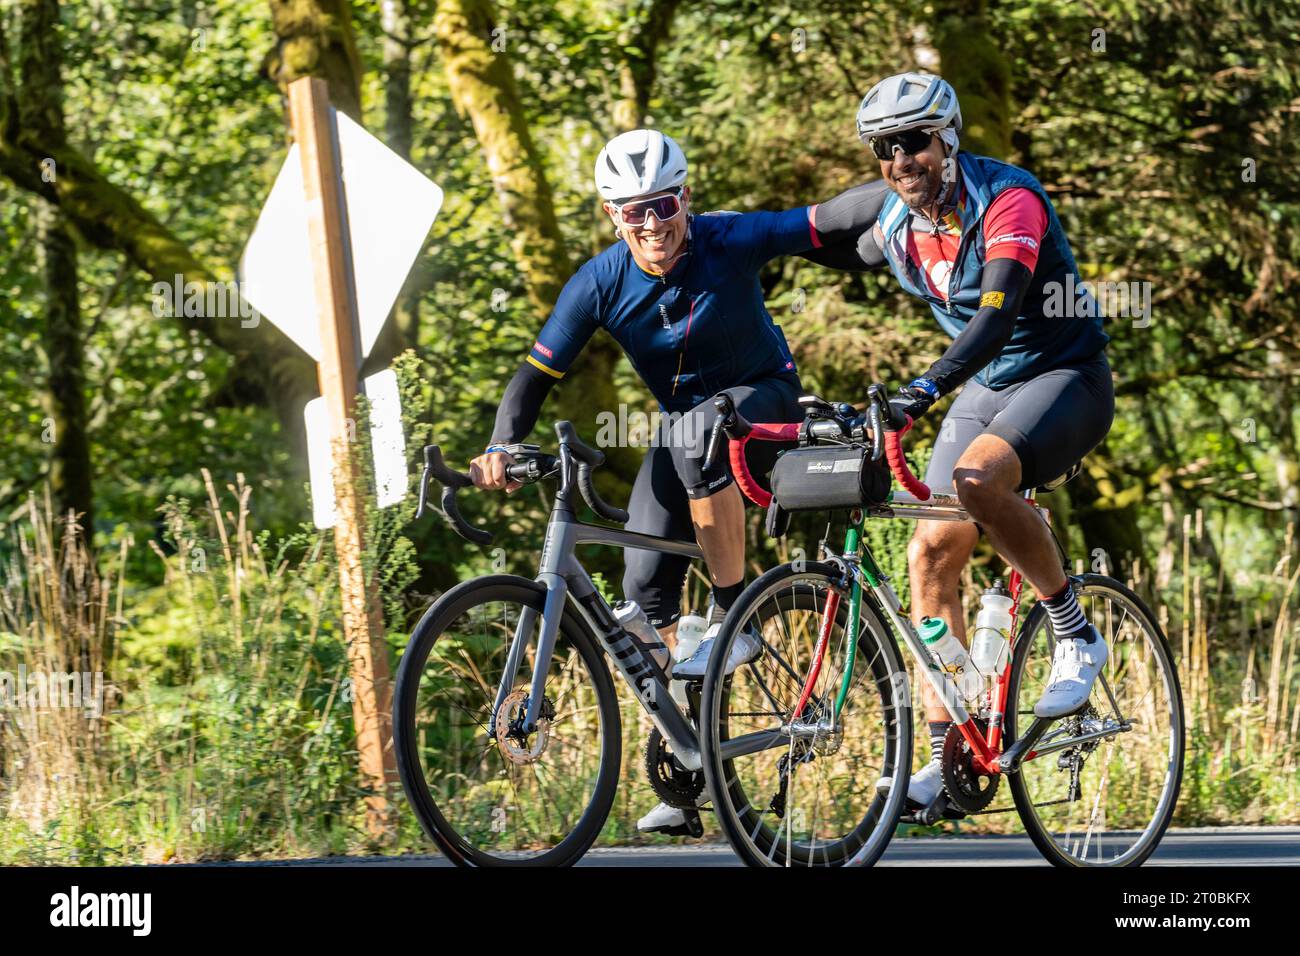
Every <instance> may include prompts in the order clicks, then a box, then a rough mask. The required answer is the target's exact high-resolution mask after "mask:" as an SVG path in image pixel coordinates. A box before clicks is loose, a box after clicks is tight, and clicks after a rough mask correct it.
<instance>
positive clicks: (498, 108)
mask: <svg viewBox="0 0 1300 956" xmlns="http://www.w3.org/2000/svg"><path fill="white" fill-rule="evenodd" d="M433 25H434V32H435V35H436V37H437V42H438V49H439V50H440V51H441V53H442V57H443V62H444V64H445V65H446V70H447V80H448V82H449V84H450V85H451V96H452V100H453V102H454V103H455V105H456V109H457V110H458V111H459V112H460V113H461V114H462V115H466V116H468V117H469V120H470V122H471V123H472V124H473V126H474V133H475V136H476V137H477V138H478V142H479V146H480V147H481V148H482V150H483V157H484V159H485V160H486V161H487V166H488V171H489V173H490V174H491V176H492V185H493V187H494V189H495V190H496V195H497V200H498V201H499V202H500V204H501V213H502V218H503V219H504V220H505V226H506V228H507V229H508V230H509V231H510V233H511V235H512V236H513V238H512V240H511V250H512V251H513V252H514V256H515V261H516V262H517V263H518V265H519V269H520V272H522V273H523V280H524V284H525V285H526V287H527V290H528V296H529V298H530V299H531V300H532V301H533V303H534V304H535V305H536V306H537V308H538V310H539V311H545V310H548V309H550V308H551V306H553V305H554V304H555V300H556V298H557V297H558V296H559V294H560V289H561V288H562V287H563V286H564V282H565V280H566V279H567V278H568V277H569V272H570V268H571V263H570V261H569V255H568V250H567V249H566V248H565V244H564V240H563V238H562V237H561V235H560V226H559V223H558V222H557V221H556V218H555V206H554V204H553V202H552V199H551V187H550V184H549V183H548V182H547V181H546V174H545V172H544V171H543V169H542V162H541V159H540V157H539V156H538V153H537V149H536V147H535V146H534V145H533V139H532V135H531V134H530V133H529V130H528V122H527V120H526V119H525V117H524V111H523V106H522V104H521V103H520V100H519V92H518V90H517V89H516V87H515V78H514V74H513V72H512V70H511V65H510V57H509V54H508V53H507V52H506V50H507V49H508V46H509V34H508V33H505V34H503V33H500V32H499V31H497V30H496V27H495V25H494V23H493V17H492V8H491V6H490V5H489V3H488V0H441V2H440V3H439V4H438V9H437V12H436V13H435V14H434V20H433ZM494 46H496V47H498V49H494V48H493V47H494Z"/></svg>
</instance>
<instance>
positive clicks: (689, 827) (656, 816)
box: [636, 803, 704, 837]
mask: <svg viewBox="0 0 1300 956" xmlns="http://www.w3.org/2000/svg"><path fill="white" fill-rule="evenodd" d="M636 828H637V829H638V830H640V831H641V832H642V833H666V834H668V835H669V836H692V837H699V836H703V835H704V824H702V823H701V822H700V815H699V813H698V812H696V811H694V810H682V809H679V808H678V807H670V806H668V804H666V803H661V804H659V806H657V807H655V808H654V809H653V810H651V811H650V812H649V813H647V814H646V815H645V816H643V817H642V818H641V819H640V820H638V821H637V822H636Z"/></svg>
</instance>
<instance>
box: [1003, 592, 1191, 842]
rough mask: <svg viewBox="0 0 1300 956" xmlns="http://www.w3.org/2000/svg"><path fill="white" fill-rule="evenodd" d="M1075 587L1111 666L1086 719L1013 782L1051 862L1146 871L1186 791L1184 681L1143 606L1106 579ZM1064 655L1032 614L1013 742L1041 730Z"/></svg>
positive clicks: (1045, 745) (1014, 699)
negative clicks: (1037, 713) (1046, 695)
mask: <svg viewBox="0 0 1300 956" xmlns="http://www.w3.org/2000/svg"><path fill="white" fill-rule="evenodd" d="M1072 583H1074V584H1075V594H1076V595H1077V597H1078V600H1079V607H1080V608H1081V609H1082V610H1083V613H1084V616H1085V617H1086V618H1087V619H1088V622H1089V623H1090V624H1092V625H1093V626H1095V627H1096V628H1097V630H1098V631H1099V632H1100V633H1101V636H1102V637H1103V638H1105V640H1106V643H1107V644H1108V645H1109V647H1110V658H1109V660H1108V661H1107V663H1106V666H1105V667H1104V668H1103V669H1102V672H1101V674H1099V675H1098V677H1097V682H1096V684H1095V685H1094V686H1093V690H1092V696H1091V698H1090V700H1089V701H1088V704H1087V706H1086V707H1085V708H1084V710H1083V711H1082V712H1081V713H1078V714H1075V715H1073V716H1070V717H1066V718H1063V719H1062V720H1060V721H1058V722H1057V723H1055V724H1054V725H1053V726H1052V727H1051V728H1050V729H1049V730H1048V732H1047V734H1045V735H1044V736H1043V738H1042V739H1041V740H1040V741H1039V742H1038V745H1037V746H1036V747H1035V749H1034V754H1035V756H1033V757H1032V758H1031V759H1029V760H1026V761H1025V762H1024V764H1023V765H1022V766H1021V769H1020V771H1019V772H1018V773H1014V774H1012V775H1011V779H1010V783H1011V793H1012V796H1013V797H1014V798H1015V802H1016V809H1017V810H1018V811H1019V812H1020V818H1021V820H1022V821H1023V822H1024V825H1025V830H1026V831H1027V832H1028V834H1029V836H1030V838H1031V839H1032V840H1033V841H1034V845H1035V846H1037V847H1038V849H1039V851H1040V852H1042V854H1043V855H1044V856H1045V857H1046V858H1047V859H1048V860H1049V861H1050V862H1051V863H1053V864H1055V865H1057V866H1139V865H1141V864H1142V863H1143V862H1144V861H1145V860H1146V859H1147V858H1148V857H1149V856H1150V855H1151V854H1152V852H1153V851H1154V850H1155V848H1156V845H1157V844H1158V843H1159V842H1160V838H1161V837H1162V836H1163V835H1164V832H1165V829H1166V828H1167V827H1168V826H1169V821H1170V819H1171V818H1172V817H1173V813H1174V806H1175V804H1176V802H1177V800H1178V791H1179V788H1180V786H1181V784H1182V776H1183V736H1184V727H1183V698H1182V691H1181V690H1180V688H1179V685H1178V672H1177V671H1176V669H1175V668H1174V659H1173V654H1172V653H1171V652H1170V649H1169V642H1168V641H1167V640H1166V639H1165V636H1164V634H1163V633H1161V631H1160V626H1159V625H1158V624H1157V623H1156V620H1155V618H1154V616H1153V615H1152V614H1151V611H1150V609H1149V608H1147V606H1146V605H1145V604H1144V603H1143V602H1142V600H1141V598H1139V597H1138V596H1137V595H1136V594H1134V593H1133V592H1132V591H1131V590H1129V589H1128V588H1127V587H1125V586H1124V585H1122V584H1120V583H1119V582H1118V581H1116V580H1114V579H1113V578H1108V577H1103V576H1101V575H1096V574H1085V575H1083V576H1082V577H1080V578H1078V579H1072ZM1055 647H1056V640H1055V637H1054V636H1053V634H1052V628H1051V623H1050V620H1049V618H1048V616H1047V613H1046V609H1045V608H1044V607H1043V606H1042V605H1035V606H1034V607H1033V608H1032V610H1031V611H1030V612H1029V615H1028V616H1027V617H1026V619H1025V624H1024V630H1023V632H1022V633H1021V635H1020V636H1019V637H1018V638H1017V639H1016V649H1015V659H1014V661H1013V665H1012V672H1011V686H1010V688H1009V695H1008V701H1009V703H1010V705H1009V706H1008V708H1007V711H1008V713H1007V715H1006V732H1007V740H1014V739H1015V737H1016V734H1017V732H1020V731H1023V730H1024V729H1026V728H1028V726H1029V724H1031V723H1032V722H1033V720H1034V704H1035V703H1037V701H1038V698H1039V697H1040V696H1041V695H1042V693H1043V690H1044V689H1045V687H1046V686H1047V678H1048V674H1049V673H1050V672H1051V669H1052V654H1053V651H1054V650H1055ZM1072 740H1074V741H1077V742H1075V743H1070V741H1072Z"/></svg>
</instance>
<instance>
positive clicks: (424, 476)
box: [415, 445, 437, 521]
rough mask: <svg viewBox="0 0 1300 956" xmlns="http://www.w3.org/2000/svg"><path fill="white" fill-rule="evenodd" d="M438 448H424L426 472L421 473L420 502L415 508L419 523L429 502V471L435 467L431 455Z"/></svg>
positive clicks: (434, 446)
mask: <svg viewBox="0 0 1300 956" xmlns="http://www.w3.org/2000/svg"><path fill="white" fill-rule="evenodd" d="M436 447H437V446H436V445H425V446H424V470H423V471H421V472H420V502H419V504H417V505H416V506H415V519H416V520H417V521H418V520H419V519H421V518H423V517H424V510H425V509H424V506H425V502H426V501H427V500H428V496H427V494H426V491H427V489H428V487H429V469H430V468H431V467H432V466H433V456H432V454H431V453H432V451H433V449H434V448H436Z"/></svg>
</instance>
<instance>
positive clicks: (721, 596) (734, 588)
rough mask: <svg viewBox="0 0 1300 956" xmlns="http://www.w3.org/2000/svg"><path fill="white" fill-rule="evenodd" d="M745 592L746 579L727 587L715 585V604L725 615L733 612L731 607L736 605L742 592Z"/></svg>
mask: <svg viewBox="0 0 1300 956" xmlns="http://www.w3.org/2000/svg"><path fill="white" fill-rule="evenodd" d="M743 590H745V579H744V578H741V579H740V580H739V581H737V582H736V583H735V584H728V585H727V586H726V587H722V586H721V585H718V584H715V585H713V603H714V605H715V606H716V607H717V608H718V609H719V610H721V611H722V613H724V614H725V613H726V612H727V611H729V610H731V605H733V604H735V603H736V599H737V598H739V597H740V592H741V591H743Z"/></svg>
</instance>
